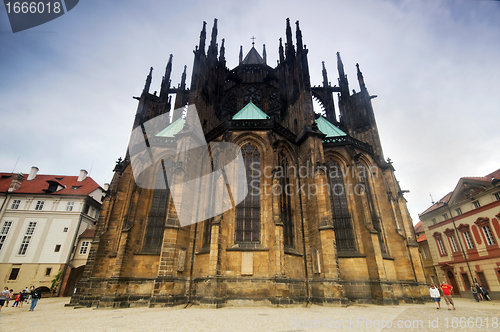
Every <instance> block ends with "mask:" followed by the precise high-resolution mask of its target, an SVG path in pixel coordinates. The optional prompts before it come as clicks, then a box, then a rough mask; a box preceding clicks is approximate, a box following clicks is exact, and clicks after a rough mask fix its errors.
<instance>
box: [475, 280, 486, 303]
mask: <svg viewBox="0 0 500 332" xmlns="http://www.w3.org/2000/svg"><path fill="white" fill-rule="evenodd" d="M474 286H475V287H476V289H477V297H478V298H479V300H480V301H483V300H484V298H483V292H481V286H479V283H478V282H477V281H476V282H475V283H474Z"/></svg>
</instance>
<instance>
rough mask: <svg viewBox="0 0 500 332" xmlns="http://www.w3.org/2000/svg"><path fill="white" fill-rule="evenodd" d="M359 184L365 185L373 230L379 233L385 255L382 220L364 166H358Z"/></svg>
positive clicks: (381, 248)
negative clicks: (376, 208)
mask: <svg viewBox="0 0 500 332" xmlns="http://www.w3.org/2000/svg"><path fill="white" fill-rule="evenodd" d="M357 175H358V178H359V183H360V184H362V185H363V189H364V194H365V196H366V200H367V203H368V207H369V209H370V216H371V219H372V220H371V221H372V225H373V228H374V229H375V230H376V231H377V235H378V242H379V243H380V250H381V251H382V253H383V254H385V253H387V251H386V248H385V243H384V236H383V234H382V226H381V225H380V219H379V217H378V214H377V212H376V210H375V201H374V200H373V195H372V190H371V188H370V181H369V179H368V170H367V169H366V167H365V166H363V165H358V172H357Z"/></svg>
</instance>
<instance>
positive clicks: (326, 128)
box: [315, 116, 347, 137]
mask: <svg viewBox="0 0 500 332" xmlns="http://www.w3.org/2000/svg"><path fill="white" fill-rule="evenodd" d="M315 122H316V124H317V125H318V129H319V130H320V131H321V132H322V133H323V134H325V135H326V137H339V136H347V134H346V133H344V132H343V131H342V130H340V129H339V128H338V127H337V126H335V125H334V124H333V123H331V122H330V121H328V120H327V119H325V118H324V117H322V116H320V117H319V118H317V119H316V121H315Z"/></svg>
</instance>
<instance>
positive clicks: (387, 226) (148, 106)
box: [71, 19, 428, 307]
mask: <svg viewBox="0 0 500 332" xmlns="http://www.w3.org/2000/svg"><path fill="white" fill-rule="evenodd" d="M295 30H296V32H295V43H294V40H293V38H292V27H291V25H290V21H289V20H288V19H287V21H286V40H285V41H282V40H281V38H280V40H279V47H278V53H279V61H278V64H277V66H276V67H274V68H273V67H271V66H269V65H268V64H267V54H266V48H265V46H264V49H263V52H262V55H261V54H259V52H258V51H257V50H256V49H255V47H252V49H251V50H250V51H249V52H248V54H247V55H246V56H245V57H243V52H242V50H240V54H239V65H238V66H236V67H235V68H233V69H229V68H227V67H226V60H225V46H224V39H222V41H221V44H220V47H219V44H218V43H217V34H218V29H217V20H215V21H214V25H213V28H212V32H211V37H210V41H208V38H207V31H206V23H205V22H204V23H203V28H202V31H201V35H200V39H199V45H198V46H197V47H196V49H195V51H194V64H193V69H192V76H191V82H190V88H187V87H186V67H184V73H183V74H182V77H181V83H180V84H179V85H178V86H177V87H172V86H170V73H171V70H172V56H170V59H169V61H168V64H167V66H166V71H165V75H164V77H163V80H162V84H161V90H160V93H159V95H157V94H156V92H155V93H154V94H151V93H149V89H150V85H151V80H152V68H151V71H150V73H149V75H148V77H147V79H146V85H145V87H144V90H143V92H142V94H141V96H140V97H137V98H136V99H138V101H139V105H138V109H137V113H136V117H135V120H134V125H133V129H142V130H143V131H144V128H145V126H147V127H148V128H149V129H150V130H151V127H155V120H154V119H155V118H157V117H159V116H161V115H164V114H166V113H168V112H170V113H169V114H171V123H170V124H169V125H168V126H166V127H162V126H159V125H158V126H157V128H154V130H155V135H154V136H153V137H151V136H149V137H147V135H146V134H144V136H145V140H146V141H147V143H146V144H147V147H148V149H151V151H155V152H154V153H161V151H165V156H167V155H168V156H169V157H168V158H167V157H165V158H164V159H162V162H158V163H156V164H155V165H153V166H151V167H150V170H149V171H148V172H149V173H148V172H146V173H148V174H149V175H148V179H150V180H148V181H150V183H151V184H154V183H156V184H159V185H160V186H158V187H156V188H160V189H148V188H144V187H143V186H141V185H138V184H137V182H135V180H134V174H133V165H132V164H131V161H130V153H132V152H131V149H130V147H129V152H128V154H127V156H126V157H125V158H124V159H123V160H121V159H120V160H119V161H118V162H117V165H116V167H115V174H114V177H113V180H112V182H111V185H110V187H109V191H108V193H107V196H106V198H105V201H104V203H103V210H102V214H101V217H100V219H99V221H98V223H97V228H96V232H95V237H94V240H93V242H92V246H91V251H90V255H89V259H88V261H87V265H86V268H85V271H84V275H83V277H82V279H81V282H80V283H79V284H78V287H77V291H76V293H75V295H74V296H73V298H72V300H71V303H72V304H74V305H84V306H100V307H102V306H104V307H107V306H136V305H147V306H150V307H154V306H165V305H174V304H179V303H195V304H210V305H215V306H224V305H228V304H231V303H235V302H236V303H240V301H250V302H252V301H256V302H259V301H262V302H265V303H269V304H273V305H286V304H293V303H301V302H314V303H321V304H346V303H348V302H349V301H358V302H365V303H378V304H394V303H399V302H400V301H406V302H415V301H422V300H423V298H424V297H427V295H428V294H427V293H428V291H427V286H426V285H425V277H424V273H423V269H422V265H421V263H420V259H419V254H418V247H417V242H416V239H415V234H414V230H413V225H412V221H411V217H410V215H409V213H408V210H407V207H406V200H405V198H404V197H403V193H404V191H403V190H401V188H400V187H399V184H398V182H397V181H396V178H395V175H394V168H393V166H392V164H391V163H390V161H389V162H387V161H384V157H383V153H382V147H381V143H380V139H379V135H378V129H377V125H376V122H375V117H374V112H373V108H372V104H371V99H372V98H373V96H371V95H370V94H369V93H368V91H367V88H366V86H365V83H364V78H363V75H362V73H361V71H360V70H359V67H358V71H357V72H358V74H357V75H358V81H359V85H360V91H359V92H354V91H353V92H351V91H350V89H349V85H348V81H347V76H346V75H345V73H344V67H343V63H342V60H341V58H340V55H339V54H338V53H337V67H338V72H339V79H338V86H337V85H334V86H332V85H331V84H330V83H329V81H328V75H327V70H326V68H325V65H324V63H323V83H322V85H319V86H311V82H310V78H309V64H308V59H307V54H308V51H309V50H308V49H307V48H306V47H305V45H304V44H303V41H302V32H301V30H300V27H299V23H298V22H296V29H295ZM206 44H208V47H206ZM334 93H337V94H338V96H339V99H338V100H339V101H338V112H339V114H337V113H336V112H337V109H336V107H335V102H334V98H333V94H334ZM173 94H175V95H176V98H175V102H172V98H171V96H172V95H173ZM313 98H314V99H316V100H317V101H319V103H320V104H321V105H322V107H323V115H318V114H315V113H314V111H313ZM185 105H195V106H196V110H197V114H198V117H199V121H200V124H201V128H202V130H203V134H204V137H205V139H206V142H208V143H214V142H228V143H233V144H236V145H237V146H238V147H240V149H241V154H242V160H244V163H245V166H246V177H247V180H248V181H249V183H251V185H249V186H248V195H247V196H246V197H245V199H244V200H243V201H242V202H240V203H239V204H237V205H235V206H233V207H232V208H230V209H228V210H227V211H226V212H224V213H222V214H219V215H216V216H214V217H212V218H208V219H206V220H204V221H202V222H199V223H194V224H192V225H188V226H183V227H182V226H181V225H180V224H179V216H178V214H177V212H178V211H179V209H180V206H179V204H177V203H176V204H174V203H173V201H174V199H173V197H172V196H173V195H172V193H171V191H170V189H169V187H168V186H163V187H161V183H164V182H166V178H165V177H166V174H173V176H174V177H179V178H182V177H183V176H185V174H186V171H187V169H192V168H195V169H196V167H201V166H200V164H203V160H201V157H200V158H198V159H196V158H194V157H193V156H192V155H191V157H187V155H186V154H184V155H183V154H175V152H176V151H177V152H179V151H181V150H182V146H183V144H184V143H182V142H183V137H186V136H185V135H186V133H187V132H189V131H190V130H193V129H192V128H193V126H192V125H190V124H189V120H188V119H187V118H186V117H185V116H183V115H182V112H181V111H172V110H179V109H182V107H184V106H185ZM337 115H338V117H337ZM148 121H149V122H148ZM146 122H147V123H148V124H147V125H146ZM216 154H217V151H215V150H212V151H211V155H212V156H214V155H216ZM181 156H184V157H181ZM209 163H210V161H209ZM212 163H213V164H214V165H213V167H214V169H216V168H220V167H221V165H215V164H216V163H215V162H213V161H212ZM301 170H302V172H300V171H301ZM221 183H222V187H220V186H219V182H217V179H216V180H215V182H214V186H213V188H211V189H210V190H209V191H210V192H209V193H207V196H208V197H212V199H213V200H218V199H220V197H221V194H220V193H221V192H222V191H223V190H222V191H220V190H221V189H220V188H223V187H224V185H223V183H224V182H221ZM276 188H280V189H282V190H273V189H276ZM285 189H287V190H285ZM174 196H175V195H174ZM183 199H184V202H186V201H187V200H189V197H187V198H185V197H183ZM181 204H182V205H183V204H184V203H181Z"/></svg>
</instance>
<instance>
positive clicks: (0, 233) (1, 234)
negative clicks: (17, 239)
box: [0, 221, 12, 250]
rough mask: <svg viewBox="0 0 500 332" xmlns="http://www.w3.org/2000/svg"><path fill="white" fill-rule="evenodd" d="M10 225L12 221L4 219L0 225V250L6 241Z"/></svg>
mask: <svg viewBox="0 0 500 332" xmlns="http://www.w3.org/2000/svg"><path fill="white" fill-rule="evenodd" d="M11 226H12V221H5V222H4V223H3V226H2V230H0V250H2V247H3V245H4V243H5V241H7V234H9V231H10V227H11Z"/></svg>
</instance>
